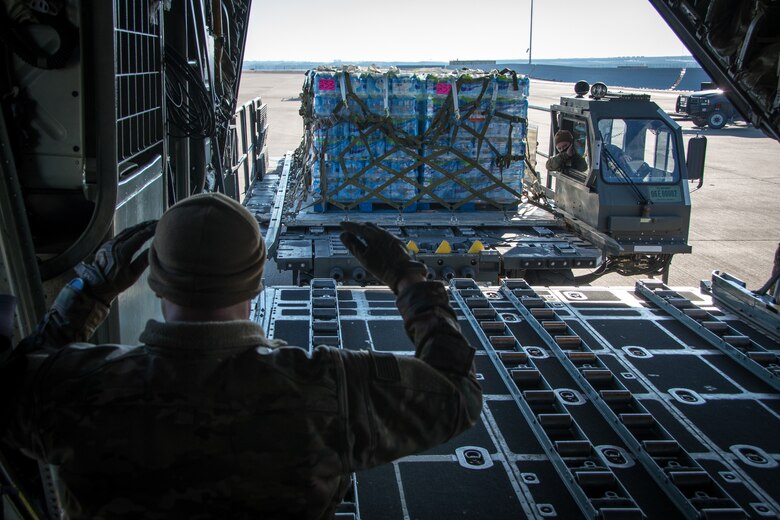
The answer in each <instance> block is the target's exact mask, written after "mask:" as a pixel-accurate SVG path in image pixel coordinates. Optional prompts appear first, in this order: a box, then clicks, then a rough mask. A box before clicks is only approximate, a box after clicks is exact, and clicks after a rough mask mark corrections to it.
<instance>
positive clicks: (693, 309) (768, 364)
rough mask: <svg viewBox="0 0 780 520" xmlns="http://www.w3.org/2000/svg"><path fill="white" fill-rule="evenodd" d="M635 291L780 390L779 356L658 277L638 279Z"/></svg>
mask: <svg viewBox="0 0 780 520" xmlns="http://www.w3.org/2000/svg"><path fill="white" fill-rule="evenodd" d="M636 292H637V294H640V295H642V296H644V297H645V298H647V299H648V300H649V301H650V302H652V303H653V304H654V305H656V306H658V307H659V308H661V309H663V310H664V311H666V312H667V313H669V314H670V315H672V316H674V317H675V318H677V319H678V320H679V321H680V322H681V323H683V324H684V325H685V326H686V327H688V328H689V329H691V330H692V331H693V332H695V333H696V334H698V335H699V336H701V337H702V338H704V339H705V340H706V341H707V342H709V343H710V344H711V345H713V346H714V347H716V348H717V349H718V350H720V351H721V352H723V353H724V354H726V355H727V356H729V357H730V358H731V359H733V360H734V361H736V362H737V363H739V364H740V365H742V366H743V367H745V368H746V369H747V370H749V371H750V372H752V373H753V374H755V375H756V376H757V377H758V378H760V379H761V380H762V381H764V382H765V383H767V384H768V385H770V386H771V387H772V388H774V389H775V390H780V357H778V355H777V353H776V352H772V351H771V350H769V349H766V348H764V347H762V346H761V345H759V344H758V343H756V342H755V341H753V340H752V339H750V337H749V336H747V335H745V334H743V333H742V332H740V331H738V330H737V329H735V328H734V327H732V326H731V325H729V324H728V323H727V322H726V321H725V320H722V319H720V318H719V317H717V316H715V315H713V314H712V313H710V312H708V311H707V310H705V309H702V308H701V307H697V306H696V305H694V304H693V302H691V300H689V299H688V298H686V297H684V296H682V295H681V294H680V293H678V292H677V291H673V290H671V289H670V288H669V287H668V286H667V285H666V284H663V283H661V282H656V281H639V282H637V283H636Z"/></svg>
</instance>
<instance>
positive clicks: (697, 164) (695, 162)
mask: <svg viewBox="0 0 780 520" xmlns="http://www.w3.org/2000/svg"><path fill="white" fill-rule="evenodd" d="M706 154H707V138H706V137H705V136H703V135H700V136H696V137H691V140H690V141H688V154H687V158H686V160H685V164H686V165H687V167H688V180H689V181H695V180H698V181H699V186H701V185H702V183H703V182H704V156H705V155H706Z"/></svg>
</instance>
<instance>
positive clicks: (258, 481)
mask: <svg viewBox="0 0 780 520" xmlns="http://www.w3.org/2000/svg"><path fill="white" fill-rule="evenodd" d="M397 303H398V306H399V309H400V310H401V313H402V315H403V317H404V326H405V329H406V332H407V334H408V335H409V337H410V338H411V339H412V341H413V342H414V344H415V346H416V355H415V357H411V356H406V357H402V356H398V357H396V356H394V355H391V354H383V353H378V352H367V351H350V350H342V349H336V348H329V347H322V346H320V347H317V348H315V349H313V352H312V353H308V352H307V351H306V350H304V349H302V348H298V347H274V346H273V342H271V341H269V340H268V339H266V338H265V337H264V335H263V332H262V329H261V328H260V327H259V326H257V325H256V324H255V323H253V322H250V321H234V322H213V323H184V322H169V323H159V322H155V321H150V322H149V323H148V324H147V327H146V330H145V331H144V332H143V334H142V335H141V338H140V339H141V341H142V342H143V345H140V346H123V345H92V344H87V343H72V344H69V345H67V346H63V347H56V348H53V347H52V346H51V345H48V346H47V345H45V344H43V343H44V342H42V341H40V340H38V341H25V342H23V343H22V344H21V345H20V347H18V348H17V349H16V351H15V352H14V353H13V355H12V356H11V357H12V358H16V361H17V362H16V363H14V362H12V363H10V365H9V364H8V363H6V365H7V366H14V365H16V366H17V368H19V367H21V370H20V371H19V373H20V374H22V375H20V376H19V377H18V378H17V380H18V386H17V391H16V392H15V394H16V395H15V396H14V397H13V399H14V406H13V409H12V410H10V417H11V421H10V423H9V424H8V425H7V426H6V432H5V434H4V437H5V442H7V443H9V444H11V445H12V446H14V447H17V448H20V449H22V450H24V451H26V452H27V453H28V454H30V455H32V456H34V457H35V458H37V459H39V460H43V461H45V462H48V463H50V464H54V465H56V466H58V470H59V477H60V479H61V481H62V486H63V492H62V498H63V505H64V507H65V509H66V512H67V513H68V515H69V516H70V517H71V518H73V519H75V518H133V519H138V518H145V519H149V518H171V517H175V518H266V519H272V518H296V519H298V518H300V519H320V518H332V516H333V514H334V511H335V509H336V507H337V505H338V503H339V502H340V501H341V499H342V497H343V495H344V493H345V492H346V490H347V488H348V486H349V482H350V473H351V472H352V471H355V470H359V469H362V468H368V467H371V466H376V465H379V464H383V463H386V462H389V461H392V460H394V459H396V458H398V457H403V456H405V455H409V454H412V453H415V452H420V451H423V450H425V449H427V448H430V447H432V446H435V445H437V444H440V443H442V442H444V441H446V440H448V439H450V438H451V437H453V436H455V435H457V434H458V433H460V432H462V431H464V430H465V429H467V428H469V427H470V426H471V425H472V424H474V422H475V421H477V420H478V418H479V414H480V410H481V407H482V392H481V389H480V387H479V385H478V383H477V382H476V379H475V375H474V367H473V356H474V349H473V348H472V347H471V346H469V345H468V343H467V341H466V340H465V338H464V337H463V335H462V334H461V332H460V329H459V327H458V324H457V321H456V319H455V315H454V313H453V311H452V309H451V307H450V306H449V303H448V299H447V293H446V291H445V290H444V287H443V286H442V285H441V284H440V283H437V282H422V283H419V284H416V285H413V286H412V287H410V288H409V289H407V290H406V291H405V293H404V294H402V295H401V296H400V297H399V299H398V302H397ZM20 363H21V364H20ZM24 364H26V367H25V366H22V365H24Z"/></svg>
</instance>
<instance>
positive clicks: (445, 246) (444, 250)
mask: <svg viewBox="0 0 780 520" xmlns="http://www.w3.org/2000/svg"><path fill="white" fill-rule="evenodd" d="M434 253H435V254H437V255H446V254H449V253H452V246H450V243H449V242H447V241H446V240H442V241H441V244H439V247H437V248H436V251H434Z"/></svg>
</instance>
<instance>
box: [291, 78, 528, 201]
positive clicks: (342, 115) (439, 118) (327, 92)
mask: <svg viewBox="0 0 780 520" xmlns="http://www.w3.org/2000/svg"><path fill="white" fill-rule="evenodd" d="M527 97H528V79H527V78H526V77H524V76H520V75H515V74H514V73H511V72H508V71H503V72H496V71H493V72H489V73H485V72H482V71H468V72H467V73H466V72H456V71H448V70H438V69H437V70H434V71H424V70H416V71H401V70H399V69H395V68H391V69H377V68H358V67H345V68H343V69H338V70H337V69H332V68H319V69H316V70H312V71H309V72H308V73H307V76H306V83H305V85H304V92H303V109H302V114H303V115H304V120H305V127H306V136H305V138H304V143H306V146H307V151H306V165H305V167H306V168H310V171H311V180H312V181H311V182H312V184H311V189H312V193H313V195H314V198H315V200H317V201H318V206H317V207H318V208H319V209H322V210H324V209H325V208H327V207H328V205H331V206H334V207H338V208H343V209H355V208H359V209H364V210H365V209H368V210H374V209H376V208H383V207H389V208H393V209H403V210H405V211H413V210H415V209H418V208H429V207H443V208H450V209H452V208H454V207H458V206H464V207H470V206H467V205H479V206H480V207H482V206H490V205H492V206H495V205H497V204H498V205H507V204H513V203H516V202H517V201H518V199H519V197H520V193H521V192H522V181H523V173H524V164H525V161H524V153H525V148H524V143H525V136H526V116H527V112H528V101H527Z"/></svg>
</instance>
